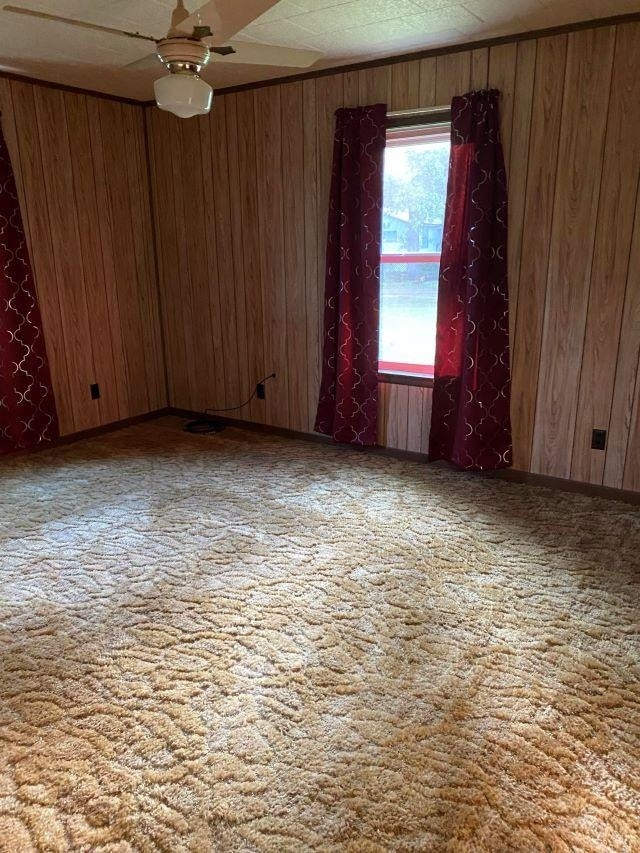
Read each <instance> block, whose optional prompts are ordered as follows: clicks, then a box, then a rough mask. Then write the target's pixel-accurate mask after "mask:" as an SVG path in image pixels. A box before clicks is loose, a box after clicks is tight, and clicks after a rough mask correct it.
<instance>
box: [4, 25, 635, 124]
mask: <svg viewBox="0 0 640 853" xmlns="http://www.w3.org/2000/svg"><path fill="white" fill-rule="evenodd" d="M635 21H640V12H628V13H626V14H624V15H612V16H610V17H608V18H592V19H590V20H588V21H576V22H574V23H572V24H562V25H559V26H555V27H547V28H543V29H537V30H525V31H524V32H519V33H513V34H511V35H506V36H495V37H494V38H488V39H479V40H477V41H472V42H459V43H456V44H454V45H447V46H446V47H435V48H428V49H424V50H418V51H413V52H409V53H399V54H394V55H393V56H383V57H378V58H377V59H370V60H366V61H364V62H355V63H353V64H351V65H349V64H346V65H336V66H333V67H331V68H321V69H318V70H316V71H313V70H311V71H304V72H301V73H300V74H292V75H291V76H289V77H286V76H285V77H274V78H272V79H270V80H257V81H254V82H253V83H243V84H241V85H238V86H227V87H225V88H219V89H216V93H217V94H220V95H223V94H225V95H226V94H231V93H232V92H242V91H245V90H247V89H259V88H263V87H265V86H278V85H280V84H283V83H295V82H297V81H299V80H311V79H315V78H318V77H327V76H330V75H331V74H343V73H350V72H356V71H362V70H365V69H368V68H379V67H383V66H385V65H395V64H396V63H398V62H410V61H412V60H418V59H427V58H429V57H437V56H444V55H446V54H450V53H460V52H461V51H476V50H483V49H485V48H490V47H495V46H497V45H501V44H509V43H511V42H520V41H527V40H529V39H533V40H535V39H539V38H544V37H546V36H553V35H558V34H560V33H571V32H576V31H578V30H587V29H594V28H597V27H609V26H615V25H617V24H626V23H631V22H635ZM0 79H6V80H17V81H18V82H22V83H32V84H33V85H35V86H45V87H47V88H51V89H60V90H61V91H63V92H73V93H75V94H76V95H89V96H90V97H92V98H104V99H106V100H108V101H119V102H120V103H123V104H134V105H135V106H140V107H154V106H155V100H145V99H143V98H127V97H124V96H123V95H112V94H110V93H109V92H100V91H98V90H97V89H85V88H83V87H81V86H70V85H68V84H66V83H56V82H54V81H52V80H44V79H42V78H41V77H33V76H31V75H29V74H19V73H16V72H15V71H0ZM214 109H215V107H214Z"/></svg>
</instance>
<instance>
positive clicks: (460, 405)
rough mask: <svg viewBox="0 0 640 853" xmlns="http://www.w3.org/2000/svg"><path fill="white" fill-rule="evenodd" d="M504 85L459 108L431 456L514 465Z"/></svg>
mask: <svg viewBox="0 0 640 853" xmlns="http://www.w3.org/2000/svg"><path fill="white" fill-rule="evenodd" d="M498 99H499V92H497V91H496V90H491V91H483V92H471V93H469V94H468V95H463V96H462V97H457V98H454V99H453V102H452V104H451V121H452V127H451V160H450V165H449V183H448V187H447V206H446V213H445V223H444V239H443V244H442V257H441V261H440V283H439V291H438V323H437V336H436V363H435V378H434V388H433V411H432V420H431V434H430V437H429V458H430V459H431V460H436V459H446V460H448V461H450V462H453V463H454V464H455V465H457V466H458V467H460V468H464V469H467V470H475V471H489V470H496V469H498V468H507V467H509V466H510V465H511V419H510V373H509V296H508V288H507V183H506V173H505V167H504V157H503V153H502V144H501V142H500V120H499V110H498Z"/></svg>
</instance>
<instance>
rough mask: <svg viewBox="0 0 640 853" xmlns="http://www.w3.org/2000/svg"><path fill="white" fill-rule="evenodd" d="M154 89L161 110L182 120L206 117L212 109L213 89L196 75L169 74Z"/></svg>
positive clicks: (160, 79) (154, 85) (157, 82)
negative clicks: (200, 116)
mask: <svg viewBox="0 0 640 853" xmlns="http://www.w3.org/2000/svg"><path fill="white" fill-rule="evenodd" d="M153 89H154V92H155V96H156V103H157V104H158V106H159V107H160V109H161V110H167V112H170V113H173V114H174V115H177V116H179V117H180V118H191V117H192V116H197V115H206V114H207V113H208V112H209V110H210V109H211V103H212V101H213V89H212V88H211V86H210V85H209V84H208V83H205V81H204V80H202V79H201V78H200V77H198V76H197V75H196V74H167V75H166V77H160V78H159V79H158V80H156V81H155V83H154V84H153Z"/></svg>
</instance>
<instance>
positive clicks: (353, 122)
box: [315, 104, 387, 445]
mask: <svg viewBox="0 0 640 853" xmlns="http://www.w3.org/2000/svg"><path fill="white" fill-rule="evenodd" d="M386 117H387V108H386V106H385V105H384V104H376V105H375V106H370V107H358V108H357V109H341V110H338V111H337V112H336V133H335V138H334V146H333V173H332V180H331V199H330V208H329V234H328V239H327V272H326V283H325V312H324V354H323V368H322V385H321V389H320V400H319V402H318V413H317V416H316V424H315V429H316V431H317V432H321V433H324V434H325V435H331V436H333V438H334V439H335V441H341V442H346V443H349V444H361V445H372V444H376V441H377V421H378V332H379V299H380V232H381V227H382V180H383V158H384V146H385V141H386Z"/></svg>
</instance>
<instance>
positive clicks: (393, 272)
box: [380, 129, 449, 375]
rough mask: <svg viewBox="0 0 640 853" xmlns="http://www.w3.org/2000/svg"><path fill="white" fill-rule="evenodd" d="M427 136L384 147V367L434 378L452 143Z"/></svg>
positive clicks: (439, 136) (431, 134)
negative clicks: (401, 260) (443, 233)
mask: <svg viewBox="0 0 640 853" xmlns="http://www.w3.org/2000/svg"><path fill="white" fill-rule="evenodd" d="M423 133H424V136H423V137H422V138H420V136H419V133H413V134H411V138H408V139H407V141H406V143H405V142H404V140H403V139H402V138H400V139H398V138H396V139H391V140H390V144H389V145H388V146H387V148H386V149H385V165H384V207H383V227H382V266H381V294H380V296H381V298H380V369H381V370H389V371H400V372H401V371H403V370H404V371H405V372H408V373H422V374H426V375H432V374H433V363H434V356H435V335H436V311H437V300H438V272H439V256H440V252H441V250H442V231H443V227H444V209H445V202H446V194H447V177H448V170H449V138H448V132H447V131H446V130H444V131H442V132H436V133H435V134H434V132H433V130H428V129H427V130H425V131H423ZM398 255H401V256H403V255H406V256H407V261H406V263H400V262H399V261H400V259H399V258H398ZM424 255H427V256H429V257H428V261H427V259H426V258H425V261H421V259H420V256H424ZM385 256H387V257H386V258H385Z"/></svg>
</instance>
